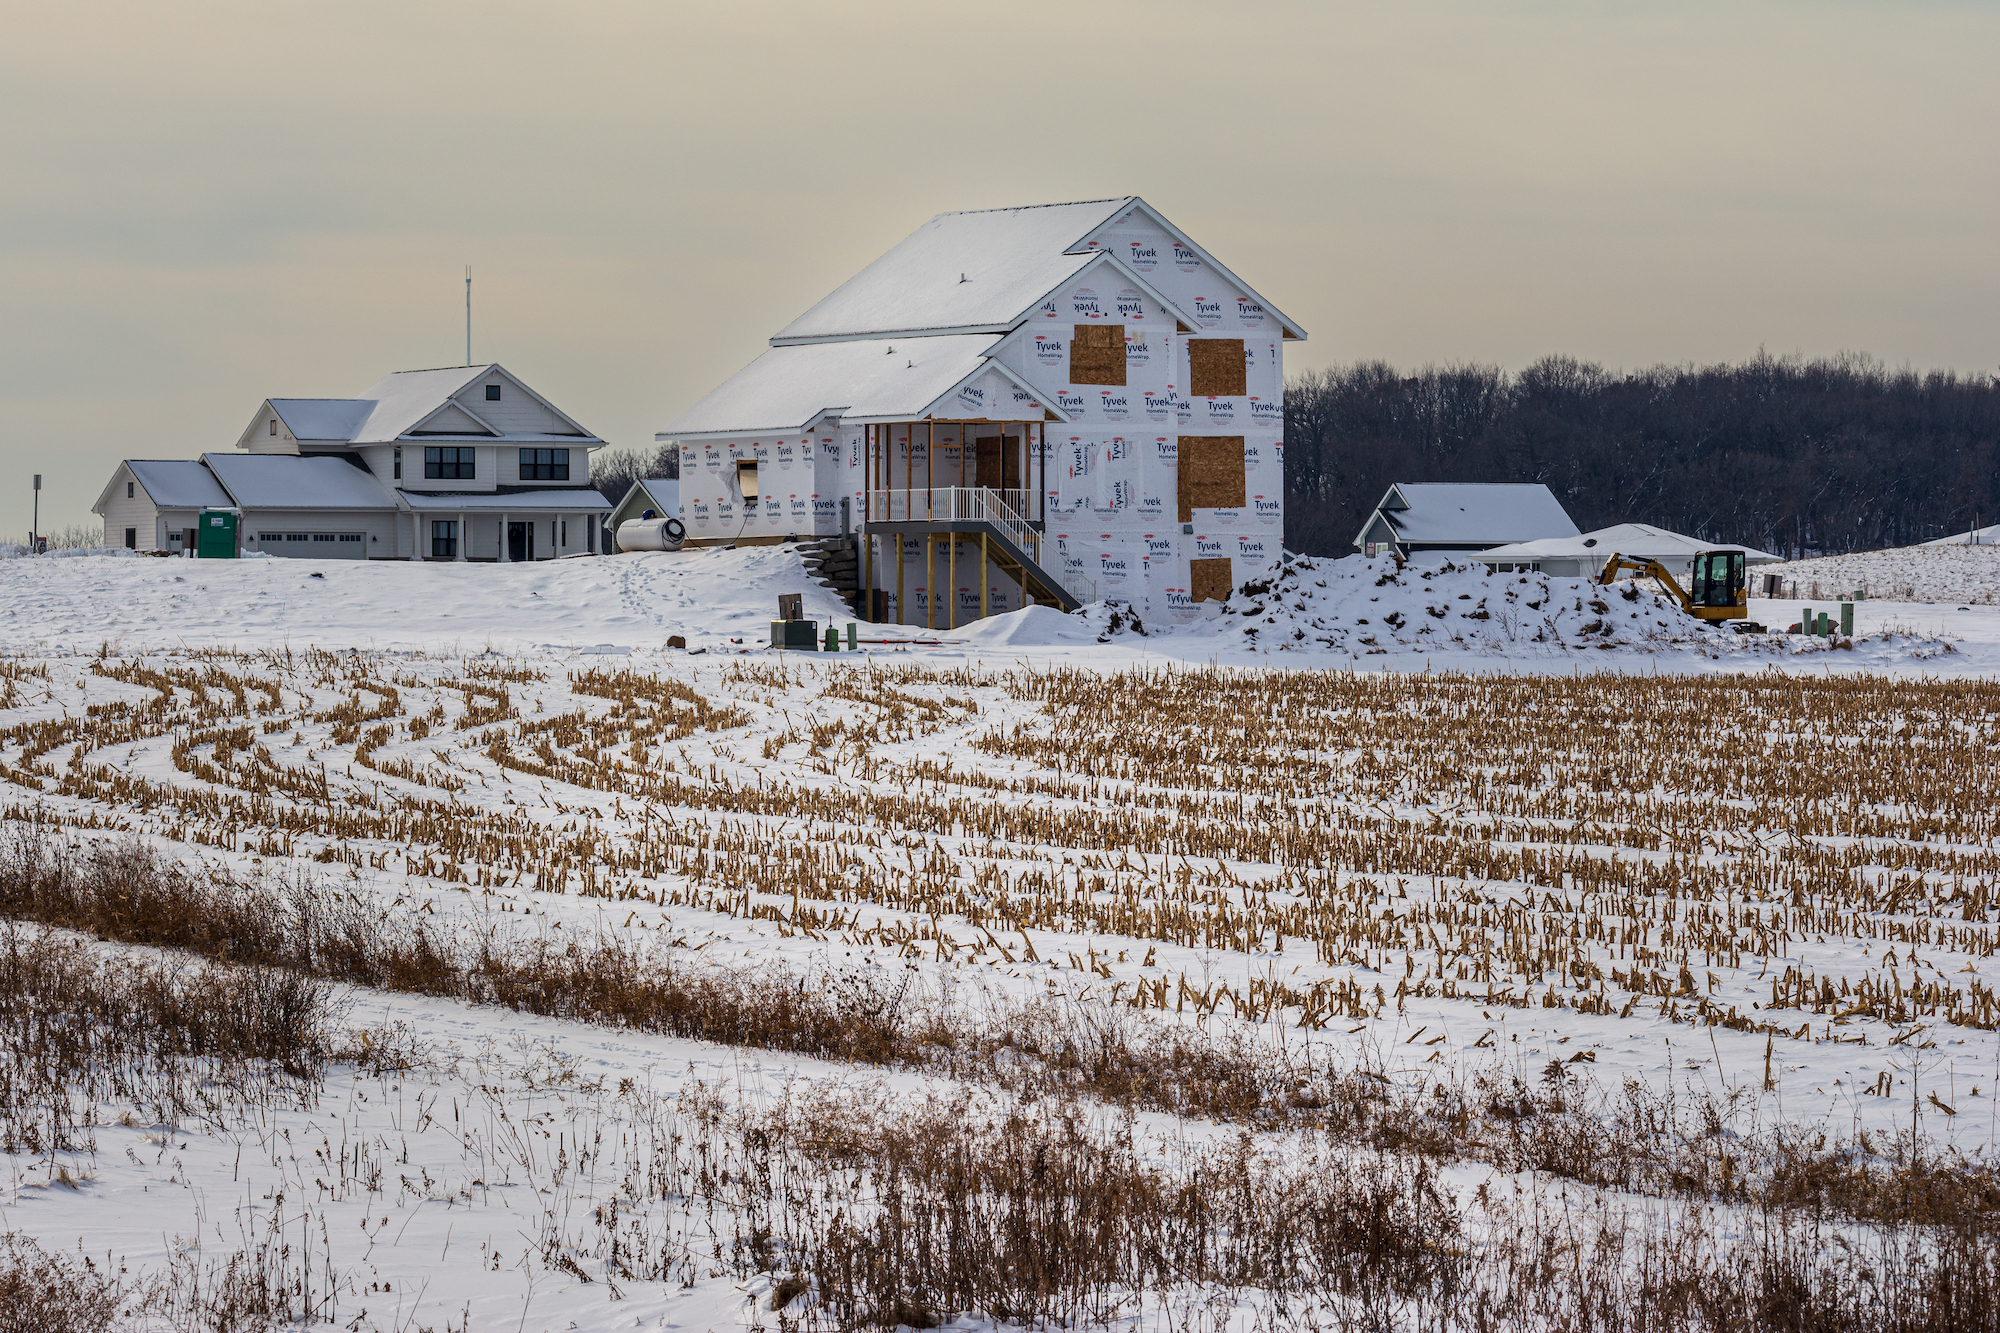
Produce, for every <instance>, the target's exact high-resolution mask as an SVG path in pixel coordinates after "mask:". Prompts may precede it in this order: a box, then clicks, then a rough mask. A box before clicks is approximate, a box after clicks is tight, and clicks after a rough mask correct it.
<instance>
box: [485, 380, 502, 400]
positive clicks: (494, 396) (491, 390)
mask: <svg viewBox="0 0 2000 1333" xmlns="http://www.w3.org/2000/svg"><path fill="white" fill-rule="evenodd" d="M486 401H487V402H489V403H497V402H499V401H500V386H499V385H497V384H489V385H487V386H486Z"/></svg>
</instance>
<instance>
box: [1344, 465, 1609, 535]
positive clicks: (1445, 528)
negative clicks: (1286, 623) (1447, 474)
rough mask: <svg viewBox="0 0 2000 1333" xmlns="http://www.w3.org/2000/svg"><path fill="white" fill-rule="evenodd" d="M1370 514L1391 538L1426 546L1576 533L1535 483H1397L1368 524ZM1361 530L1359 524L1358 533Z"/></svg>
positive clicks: (1550, 496) (1562, 511) (1565, 515)
mask: <svg viewBox="0 0 2000 1333" xmlns="http://www.w3.org/2000/svg"><path fill="white" fill-rule="evenodd" d="M1376 515H1380V516H1381V517H1382V518H1383V519H1384V520H1386V521H1387V522H1388V524H1389V527H1390V529H1391V530H1392V531H1393V532H1394V533H1395V534H1396V540H1397V541H1400V542H1414V543H1420V544H1423V545H1428V546H1435V545H1441V544H1451V543H1464V544H1465V545H1467V546H1480V547H1483V546H1498V545H1501V544H1502V543H1506V542H1524V541H1534V540H1536V539H1537V538H1540V537H1575V536H1577V535H1579V534H1578V533H1577V528H1576V523H1575V521H1574V520H1573V519H1571V518H1570V516H1569V511H1568V510H1566V509H1564V508H1563V507H1562V503H1561V502H1560V501H1559V500H1557V499H1556V497H1555V494H1554V493H1553V492H1552V491H1550V490H1549V488H1548V487H1546V486H1544V485H1542V484H1541V483H1540V482H1451V481H1421V482H1409V481H1399V482H1397V483H1395V484H1394V485H1393V486H1391V487H1389V489H1388V491H1387V493H1385V494H1384V495H1383V496H1382V500H1381V503H1379V504H1377V505H1376V506H1375V513H1374V514H1371V515H1369V518H1368V523H1369V524H1372V523H1374V521H1375V518H1376ZM1367 530H1368V525H1367V524H1364V525H1363V527H1362V532H1364V533H1365V532H1366V531H1367ZM1361 540H1362V538H1361V537H1359V536H1357V537H1356V538H1355V541H1356V542H1357V543H1358V542H1360V541H1361Z"/></svg>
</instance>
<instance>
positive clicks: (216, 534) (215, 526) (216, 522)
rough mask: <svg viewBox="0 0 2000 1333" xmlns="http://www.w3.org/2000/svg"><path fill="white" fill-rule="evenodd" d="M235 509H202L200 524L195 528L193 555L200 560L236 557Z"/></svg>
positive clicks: (232, 558)
mask: <svg viewBox="0 0 2000 1333" xmlns="http://www.w3.org/2000/svg"><path fill="white" fill-rule="evenodd" d="M236 517H237V515H236V511H235V510H234V509H204V510H202V511H201V525H200V526H199V527H197V528H196V529H195V545H194V551H195V555H196V556H197V557H198V558H200V559H202V560H234V559H235V558H236Z"/></svg>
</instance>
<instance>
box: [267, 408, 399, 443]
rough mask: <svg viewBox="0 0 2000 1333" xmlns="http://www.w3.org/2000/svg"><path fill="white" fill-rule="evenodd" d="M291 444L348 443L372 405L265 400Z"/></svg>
mask: <svg viewBox="0 0 2000 1333" xmlns="http://www.w3.org/2000/svg"><path fill="white" fill-rule="evenodd" d="M267 401H269V402H270V404H271V410H272V411H273V412H276V413H277V414H278V420H280V421H282V422H284V423H285V429H286V430H288V431H290V432H291V433H292V438H293V439H295V440H342V441H346V440H351V439H353V438H354V432H355V429H356V428H357V427H359V426H360V425H361V423H362V422H363V421H364V420H366V419H367V416H368V410H369V408H371V407H373V406H374V404H373V403H370V402H369V401H368V400H367V399H365V398H272V399H269V400H267Z"/></svg>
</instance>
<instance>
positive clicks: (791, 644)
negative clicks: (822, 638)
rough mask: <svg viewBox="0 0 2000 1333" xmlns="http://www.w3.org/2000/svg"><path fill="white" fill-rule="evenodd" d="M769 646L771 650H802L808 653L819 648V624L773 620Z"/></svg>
mask: <svg viewBox="0 0 2000 1333" xmlns="http://www.w3.org/2000/svg"><path fill="white" fill-rule="evenodd" d="M771 646H772V647H773V648H803V649H805V650H806V651H808V652H810V651H813V650H815V649H817V648H818V647H819V622H818V621H817V620H774V621H772V622H771Z"/></svg>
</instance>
